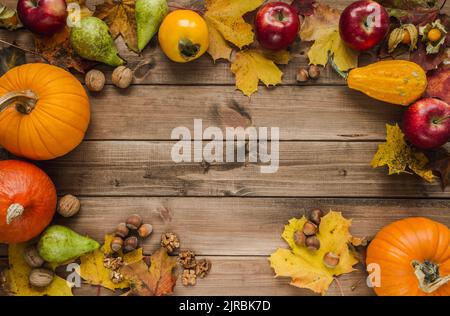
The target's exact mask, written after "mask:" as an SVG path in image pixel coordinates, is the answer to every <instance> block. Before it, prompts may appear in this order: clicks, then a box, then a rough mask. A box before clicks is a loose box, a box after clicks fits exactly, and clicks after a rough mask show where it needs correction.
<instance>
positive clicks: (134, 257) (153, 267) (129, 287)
mask: <svg viewBox="0 0 450 316" xmlns="http://www.w3.org/2000/svg"><path fill="white" fill-rule="evenodd" d="M112 239H113V236H112V235H106V236H105V242H104V244H103V246H102V247H101V248H100V249H97V250H95V251H92V252H90V253H87V254H85V255H83V256H81V257H80V258H79V261H80V266H79V271H78V273H79V275H80V277H81V278H82V279H83V281H84V282H85V283H87V284H91V285H96V286H101V287H103V288H106V289H109V290H112V291H114V290H117V289H119V290H125V291H126V292H125V295H142V296H161V295H168V294H171V293H172V292H173V288H174V287H175V284H176V281H177V278H176V275H175V274H174V269H175V268H176V265H177V261H176V258H175V257H170V256H169V255H168V254H167V251H166V249H165V248H160V249H158V250H157V251H155V252H154V253H153V255H152V256H150V257H149V261H150V266H148V265H147V263H146V258H145V257H144V255H143V253H142V248H138V249H136V250H133V251H131V252H128V253H126V254H124V253H123V252H122V251H120V252H119V253H117V254H115V256H119V257H122V259H123V265H122V266H121V267H120V268H119V270H118V273H120V274H122V276H123V280H122V281H121V282H118V283H114V282H113V281H112V280H111V271H112V270H111V269H109V268H107V267H105V264H104V261H105V258H108V257H112V256H113V251H112V250H111V241H112ZM26 247H27V243H23V244H17V245H9V250H8V254H9V258H8V259H9V268H8V269H7V270H5V271H3V273H2V274H1V276H2V279H3V281H2V282H0V285H1V286H2V287H3V288H4V290H5V291H6V292H7V293H10V294H13V295H17V296H72V295H73V294H72V287H73V284H71V283H69V282H67V281H66V280H65V279H63V278H61V277H59V276H57V275H55V277H54V280H53V282H52V283H51V284H50V285H49V286H48V287H45V288H43V289H36V288H33V287H32V286H30V282H29V280H28V276H29V274H30V271H31V269H32V268H30V266H29V265H28V264H27V263H26V262H25V260H24V252H25V249H26ZM65 264H68V263H65ZM48 268H50V269H52V270H55V269H56V268H57V267H56V266H54V265H49V266H48Z"/></svg>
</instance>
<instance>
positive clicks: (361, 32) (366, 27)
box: [339, 0, 389, 51]
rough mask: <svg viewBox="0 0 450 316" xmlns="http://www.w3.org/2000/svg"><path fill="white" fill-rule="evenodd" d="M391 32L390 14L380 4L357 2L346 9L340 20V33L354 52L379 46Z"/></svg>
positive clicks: (368, 1) (365, 1)
mask: <svg viewBox="0 0 450 316" xmlns="http://www.w3.org/2000/svg"><path fill="white" fill-rule="evenodd" d="M388 31H389V14H388V12H387V11H386V9H385V8H384V7H383V6H382V5H381V4H379V3H377V2H375V1H370V0H363V1H356V2H353V3H352V4H350V5H349V6H348V7H346V8H345V9H344V11H343V12H342V14H341V17H340V19H339V33H340V35H341V38H342V40H343V41H344V43H345V44H346V45H347V46H348V47H350V48H353V49H354V50H359V51H365V50H369V49H371V48H373V47H375V46H376V45H377V44H379V43H380V42H381V41H382V40H383V39H384V37H385V36H386V34H387V33H388Z"/></svg>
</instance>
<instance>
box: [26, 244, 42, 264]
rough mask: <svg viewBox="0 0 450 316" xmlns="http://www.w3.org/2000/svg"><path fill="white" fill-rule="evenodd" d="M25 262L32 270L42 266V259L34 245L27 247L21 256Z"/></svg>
mask: <svg viewBox="0 0 450 316" xmlns="http://www.w3.org/2000/svg"><path fill="white" fill-rule="evenodd" d="M23 258H24V260H25V262H26V263H27V264H28V265H29V266H30V267H32V268H39V267H41V266H42V265H43V264H44V259H42V258H41V256H39V253H38V250H37V247H36V246H35V245H32V246H28V247H27V248H26V249H25V252H24V254H23Z"/></svg>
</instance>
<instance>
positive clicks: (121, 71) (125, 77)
mask: <svg viewBox="0 0 450 316" xmlns="http://www.w3.org/2000/svg"><path fill="white" fill-rule="evenodd" d="M131 81H133V71H132V70H131V69H130V68H127V67H125V66H119V67H117V68H116V69H114V71H113V73H112V82H113V83H114V85H115V86H116V87H118V88H122V89H125V88H128V87H129V86H130V84H131Z"/></svg>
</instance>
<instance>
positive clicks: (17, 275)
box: [4, 243, 73, 296]
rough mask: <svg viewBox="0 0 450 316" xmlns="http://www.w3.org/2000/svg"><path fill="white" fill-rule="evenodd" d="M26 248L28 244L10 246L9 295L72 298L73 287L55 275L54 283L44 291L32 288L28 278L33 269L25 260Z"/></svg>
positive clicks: (7, 289) (6, 276)
mask: <svg viewBox="0 0 450 316" xmlns="http://www.w3.org/2000/svg"><path fill="white" fill-rule="evenodd" d="M26 247H27V244H26V243H23V244H16V245H9V248H8V261H9V266H10V268H9V269H7V270H6V271H4V274H5V279H6V282H5V286H6V291H7V293H10V294H13V295H17V296H72V295H73V294H72V286H73V285H72V284H71V283H69V282H67V281H66V280H64V279H63V278H61V277H59V276H57V275H55V277H54V279H53V282H52V283H51V284H50V285H49V286H47V287H45V288H43V289H35V288H33V287H32V286H30V282H29V280H28V276H29V275H30V272H31V267H30V266H29V265H28V264H27V263H26V262H25V260H24V259H23V258H24V252H25V249H26Z"/></svg>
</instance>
